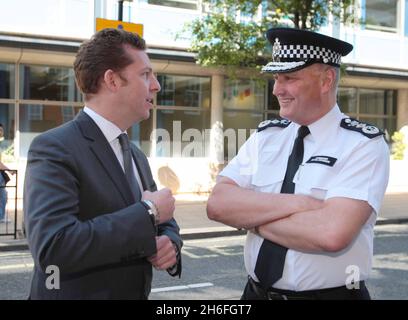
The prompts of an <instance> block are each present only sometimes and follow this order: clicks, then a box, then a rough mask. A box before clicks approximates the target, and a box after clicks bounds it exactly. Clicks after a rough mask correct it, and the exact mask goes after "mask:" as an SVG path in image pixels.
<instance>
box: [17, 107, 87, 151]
mask: <svg viewBox="0 0 408 320" xmlns="http://www.w3.org/2000/svg"><path fill="white" fill-rule="evenodd" d="M81 109H82V107H76V106H60V105H40V104H20V110H19V116H20V123H19V129H20V156H22V157H26V156H27V151H28V147H29V146H30V144H31V141H32V140H33V139H34V137H35V136H37V135H38V134H40V133H41V132H44V131H46V130H49V129H52V128H55V127H57V126H59V125H61V124H63V123H64V122H67V121H69V120H72V117H71V116H68V117H67V114H69V115H72V116H75V115H76V114H77V113H78V112H79V111H80V110H81ZM68 110H70V111H68Z"/></svg>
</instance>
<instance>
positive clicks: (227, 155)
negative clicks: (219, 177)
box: [223, 110, 263, 161]
mask: <svg viewBox="0 0 408 320" xmlns="http://www.w3.org/2000/svg"><path fill="white" fill-rule="evenodd" d="M262 120H263V113H262V112H256V111H254V112H245V111H236V110H231V111H228V110H225V111H224V116H223V122H224V159H225V161H230V160H231V159H232V158H233V157H235V155H236V154H237V152H238V150H239V148H241V146H242V145H243V144H244V142H245V141H246V140H247V139H248V138H249V136H250V135H251V133H252V132H253V131H254V130H256V128H257V127H258V125H259V123H260V122H262Z"/></svg>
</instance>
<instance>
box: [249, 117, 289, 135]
mask: <svg viewBox="0 0 408 320" xmlns="http://www.w3.org/2000/svg"><path fill="white" fill-rule="evenodd" d="M290 123H291V121H289V120H286V119H272V120H265V121H262V122H261V123H260V124H259V125H258V129H257V132H260V131H262V130H265V129H266V128H270V127H279V128H286V127H287V126H288V125H290Z"/></svg>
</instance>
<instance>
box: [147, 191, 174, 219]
mask: <svg viewBox="0 0 408 320" xmlns="http://www.w3.org/2000/svg"><path fill="white" fill-rule="evenodd" d="M142 200H150V201H152V202H153V203H154V204H155V205H156V207H157V210H158V211H159V215H160V223H163V222H166V221H168V220H170V219H171V218H173V213H174V209H175V206H174V203H175V199H174V197H173V195H172V194H171V191H170V189H168V188H164V189H161V190H159V191H155V192H150V191H145V192H143V195H142Z"/></svg>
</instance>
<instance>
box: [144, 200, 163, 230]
mask: <svg viewBox="0 0 408 320" xmlns="http://www.w3.org/2000/svg"><path fill="white" fill-rule="evenodd" d="M142 202H143V204H144V205H145V207H146V209H147V212H148V213H149V215H150V217H151V218H152V222H153V224H154V225H155V226H157V225H158V224H159V223H160V213H159V210H158V209H157V207H156V205H155V204H154V202H153V201H150V200H143V201H142Z"/></svg>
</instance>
